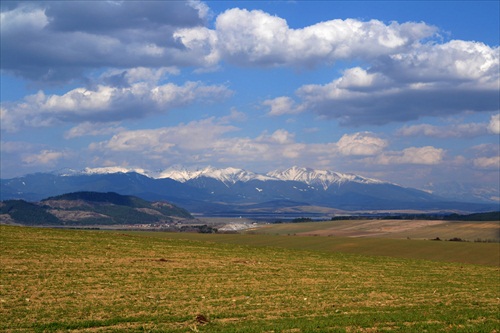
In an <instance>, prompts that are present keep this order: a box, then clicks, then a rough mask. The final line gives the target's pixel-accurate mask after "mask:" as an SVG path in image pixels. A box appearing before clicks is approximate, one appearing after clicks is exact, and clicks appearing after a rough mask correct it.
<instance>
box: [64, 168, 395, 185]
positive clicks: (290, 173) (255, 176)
mask: <svg viewBox="0 0 500 333" xmlns="http://www.w3.org/2000/svg"><path fill="white" fill-rule="evenodd" d="M129 172H136V173H139V174H142V175H144V176H147V177H149V178H155V179H163V178H170V179H173V180H176V181H178V182H181V183H185V182H187V181H189V180H192V179H196V178H201V177H207V178H213V179H216V180H219V181H221V182H223V183H224V184H234V183H236V182H248V181H251V180H260V181H268V180H282V181H298V182H303V183H305V184H308V185H321V186H322V187H323V188H324V189H325V190H326V189H327V188H328V187H329V186H330V185H333V184H342V183H345V182H359V183H366V184H382V183H388V182H384V181H381V180H377V179H371V178H366V177H362V176H359V175H355V174H350V173H341V172H335V171H329V170H318V169H311V168H305V167H297V166H293V167H291V168H288V169H283V170H274V171H270V172H268V173H266V174H259V173H254V172H251V171H247V170H244V169H238V168H232V167H228V168H222V169H217V168H213V167H210V166H208V167H205V168H202V169H196V170H189V169H186V168H184V167H182V166H177V167H171V168H168V169H166V170H163V171H157V172H150V171H147V170H144V169H134V168H131V169H127V168H122V167H103V168H85V169H83V170H82V171H75V170H63V171H60V172H58V174H59V175H62V176H74V175H79V174H81V175H91V174H112V173H129ZM388 184H389V183H388Z"/></svg>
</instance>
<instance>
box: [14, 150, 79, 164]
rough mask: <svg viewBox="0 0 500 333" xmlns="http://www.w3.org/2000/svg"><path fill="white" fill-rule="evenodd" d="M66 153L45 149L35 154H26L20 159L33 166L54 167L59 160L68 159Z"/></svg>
mask: <svg viewBox="0 0 500 333" xmlns="http://www.w3.org/2000/svg"><path fill="white" fill-rule="evenodd" d="M69 155H70V154H69V153H68V152H67V151H55V150H49V149H45V150H42V151H40V152H39V153H36V154H28V155H26V156H24V157H23V158H22V161H23V162H24V163H27V164H33V165H55V164H56V163H57V162H58V161H59V160H60V159H62V158H66V157H68V156H69Z"/></svg>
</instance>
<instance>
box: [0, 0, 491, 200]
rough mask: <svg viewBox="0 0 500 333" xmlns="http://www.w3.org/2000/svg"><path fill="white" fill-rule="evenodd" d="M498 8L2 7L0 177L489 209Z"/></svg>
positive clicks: (344, 4) (460, 4)
mask: <svg viewBox="0 0 500 333" xmlns="http://www.w3.org/2000/svg"><path fill="white" fill-rule="evenodd" d="M499 12H500V8H499V2H498V1H186V2H183V1H36V2H35V1H34V2H30V1H2V3H1V30H0V32H1V72H0V74H1V118H0V120H1V123H0V129H1V140H0V142H1V178H4V179H5V178H13V177H17V176H22V175H25V174H29V173H35V172H49V171H55V170H59V169H63V168H71V169H77V170H79V169H84V168H86V167H90V168H98V167H123V168H130V169H145V170H152V171H158V170H164V169H167V168H169V167H171V166H174V165H177V166H178V165H182V166H185V167H187V168H197V167H205V166H212V167H217V168H219V167H220V168H225V167H235V168H242V169H245V170H248V171H253V172H268V171H272V170H275V169H284V168H288V167H291V166H300V167H310V168H316V169H322V170H333V171H339V172H346V173H355V174H359V175H362V176H365V177H371V178H377V179H381V180H385V181H390V182H394V183H397V184H400V185H403V186H410V187H416V188H419V189H426V190H429V191H436V190H437V189H438V188H439V187H441V186H445V184H448V185H450V184H453V186H462V187H463V186H465V187H467V186H468V187H467V188H470V189H471V190H472V189H473V190H474V191H483V192H484V193H487V195H488V196H489V197H490V198H491V199H492V200H500V194H499V187H500V185H499V182H500V179H499V173H500V171H499V169H500V157H499V155H500V143H499V140H500V113H499V109H500V107H499V103H500V102H499V100H500V93H499V84H500V83H499V82H500V81H499V52H500V51H499V30H500V23H499Z"/></svg>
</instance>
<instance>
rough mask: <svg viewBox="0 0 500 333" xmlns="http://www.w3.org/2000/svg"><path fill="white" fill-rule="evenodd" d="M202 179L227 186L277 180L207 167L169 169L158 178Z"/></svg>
mask: <svg viewBox="0 0 500 333" xmlns="http://www.w3.org/2000/svg"><path fill="white" fill-rule="evenodd" d="M200 177H207V178H213V179H217V180H219V181H221V182H223V183H224V184H226V185H231V184H234V183H236V182H239V181H241V182H248V181H250V180H275V179H273V178H271V177H268V176H265V175H261V174H257V173H253V172H249V171H246V170H243V169H237V168H225V169H216V168H213V167H206V168H204V169H198V170H194V171H191V170H187V169H185V168H169V169H167V170H165V171H163V172H161V173H160V174H159V175H158V176H157V178H170V179H173V180H177V181H179V182H182V183H184V182H187V181H188V180H191V179H196V178H200Z"/></svg>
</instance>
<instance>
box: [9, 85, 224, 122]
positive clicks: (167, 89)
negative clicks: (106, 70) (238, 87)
mask: <svg viewBox="0 0 500 333" xmlns="http://www.w3.org/2000/svg"><path fill="white" fill-rule="evenodd" d="M230 95H231V91H230V90H229V89H228V88H227V87H225V86H220V85H204V84H202V83H200V82H186V83H185V84H184V85H182V86H179V85H176V84H173V83H166V84H162V85H156V84H151V83H148V82H142V81H139V82H134V83H130V84H127V85H123V86H108V85H102V84H99V85H97V86H96V87H94V89H86V88H76V89H73V90H71V91H68V92H67V93H65V94H63V95H55V94H54V95H46V94H45V93H44V92H43V91H39V92H38V93H37V94H35V95H31V96H27V97H25V98H24V100H22V101H20V102H16V103H4V105H3V106H2V110H1V117H2V130H6V131H17V130H19V129H20V128H21V127H23V126H32V127H43V126H51V125H54V124H58V123H61V122H94V123H99V122H116V121H120V120H124V119H134V118H144V117H146V116H149V115H152V114H157V113H164V112H167V111H169V110H172V109H175V108H180V107H184V106H187V105H190V104H192V103H195V102H200V101H202V102H204V103H207V102H214V101H218V100H223V99H225V98H227V97H229V96H230Z"/></svg>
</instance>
